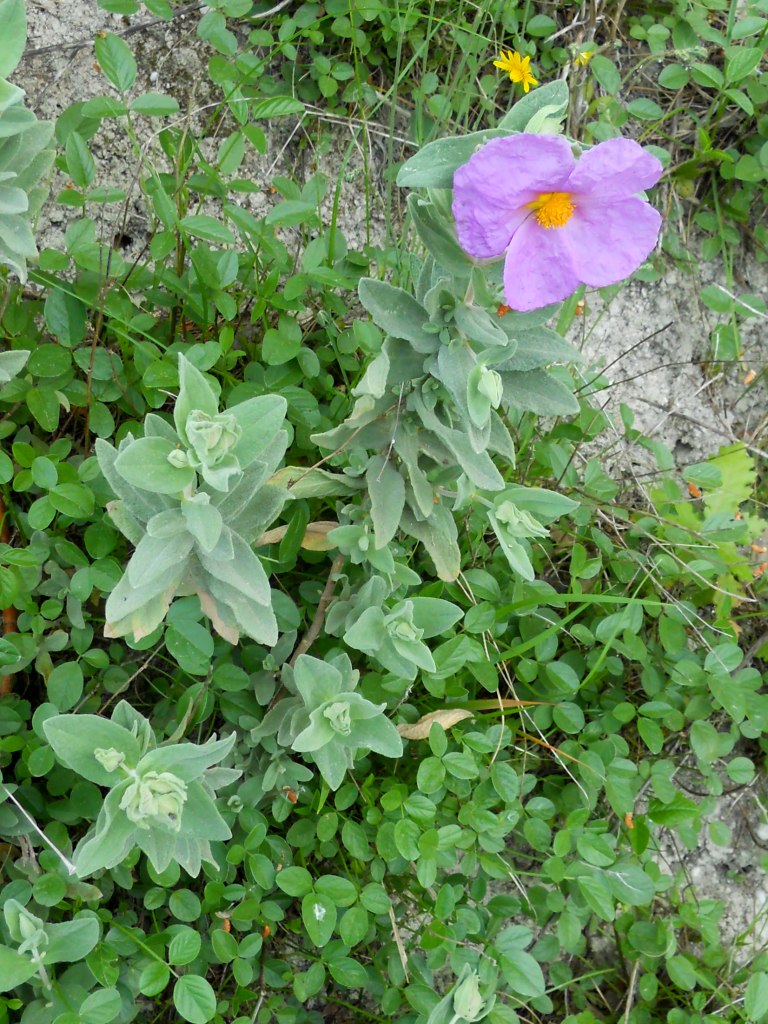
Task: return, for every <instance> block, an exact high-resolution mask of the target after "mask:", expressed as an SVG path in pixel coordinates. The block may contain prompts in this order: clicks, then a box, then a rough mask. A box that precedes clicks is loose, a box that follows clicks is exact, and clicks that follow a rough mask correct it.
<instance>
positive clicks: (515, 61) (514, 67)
mask: <svg viewBox="0 0 768 1024" xmlns="http://www.w3.org/2000/svg"><path fill="white" fill-rule="evenodd" d="M493 66H494V67H495V68H501V70H502V71H506V72H507V73H508V74H509V80H510V82H521V83H522V86H523V90H524V91H525V92H528V90H529V89H530V88H531V86H532V85H538V84H539V83H538V81H537V79H535V78H534V77H533V75H532V74H531V58H530V57H522V56H521V55H520V54H519V53H517V51H516V50H507V52H506V53H505V52H504V51H503V50H502V51H501V56H500V57H499V59H498V60H495V61H494V62H493Z"/></svg>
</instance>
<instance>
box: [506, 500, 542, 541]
mask: <svg viewBox="0 0 768 1024" xmlns="http://www.w3.org/2000/svg"><path fill="white" fill-rule="evenodd" d="M496 521H497V522H498V523H500V524H501V525H502V526H503V528H504V532H505V533H506V534H507V535H508V536H509V537H548V536H549V530H548V529H547V528H546V526H542V525H541V523H540V522H539V521H538V519H534V517H533V516H532V515H531V513H530V512H526V511H525V509H522V508H518V507H517V505H514V504H513V503H512V502H511V501H505V502H502V504H501V505H499V507H498V508H497V509H496Z"/></svg>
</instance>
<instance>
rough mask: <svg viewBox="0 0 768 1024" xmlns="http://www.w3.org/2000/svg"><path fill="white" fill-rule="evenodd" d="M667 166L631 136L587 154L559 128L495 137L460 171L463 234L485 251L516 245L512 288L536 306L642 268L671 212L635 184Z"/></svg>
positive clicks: (458, 209) (457, 207)
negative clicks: (664, 213) (662, 211)
mask: <svg viewBox="0 0 768 1024" xmlns="http://www.w3.org/2000/svg"><path fill="white" fill-rule="evenodd" d="M661 171H662V167H661V164H660V163H659V161H658V160H657V159H656V157H655V156H651V154H650V153H646V152H645V150H644V149H643V148H642V147H641V146H639V145H638V144H637V143H636V142H633V141H632V140H631V139H609V140H608V141H607V142H601V143H600V144H599V145H597V146H595V147H594V148H593V149H590V150H587V152H585V153H584V154H583V155H582V156H581V157H580V158H579V159H578V160H576V159H575V158H574V156H573V153H572V152H571V147H570V145H569V144H568V142H567V141H566V140H565V139H564V138H563V137H562V136H559V135H531V134H527V133H523V134H521V135H512V136H509V137H507V138H502V139H492V140H491V141H490V142H488V143H486V144H485V145H484V146H483V147H482V149H480V150H478V151H477V152H476V153H475V154H474V155H473V156H472V157H471V159H470V160H469V162H468V163H466V164H464V165H463V166H462V167H459V169H458V170H457V171H456V174H455V175H454V178H453V215H454V217H455V218H456V227H457V229H458V236H459V242H460V243H461V245H462V247H463V248H464V249H465V250H466V252H467V253H469V255H470V256H472V257H474V258H475V259H482V260H487V259H494V258H495V257H498V256H501V255H502V254H503V253H504V252H506V257H505V261H504V297H505V299H506V302H507V304H508V305H509V306H511V307H512V309H517V310H530V309H538V308H539V307H540V306H547V305H549V303H550V302H559V301H560V300H561V299H565V298H567V297H568V296H569V295H570V294H571V293H572V292H573V291H574V290H575V289H576V288H577V286H578V285H579V284H587V285H589V286H590V287H593V288H602V287H603V286H605V285H609V284H616V283H617V281H621V280H623V279H624V278H625V277H628V276H629V275H630V274H631V273H632V272H633V271H635V270H637V268H638V267H639V266H640V264H641V263H642V262H643V261H644V260H645V258H646V256H648V254H649V253H650V252H651V250H652V249H653V247H654V245H655V244H656V239H657V238H658V235H659V227H660V225H661V217H660V216H659V214H658V213H657V211H656V210H654V209H653V207H652V206H650V205H649V204H648V203H647V202H646V201H645V200H644V199H640V198H639V197H638V196H637V195H636V194H635V193H637V192H640V191H642V190H644V189H647V188H650V187H651V186H652V185H655V184H656V182H657V181H658V180H659V177H660V175H661Z"/></svg>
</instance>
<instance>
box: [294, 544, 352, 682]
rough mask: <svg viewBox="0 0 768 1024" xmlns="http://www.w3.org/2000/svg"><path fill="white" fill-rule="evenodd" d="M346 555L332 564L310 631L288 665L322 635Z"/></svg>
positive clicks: (297, 647)
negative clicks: (321, 631)
mask: <svg viewBox="0 0 768 1024" xmlns="http://www.w3.org/2000/svg"><path fill="white" fill-rule="evenodd" d="M345 558H346V555H342V554H338V555H336V557H335V558H334V560H333V562H332V563H331V571H330V572H329V573H328V579H327V580H326V581H325V586H324V587H323V592H322V594H321V595H320V600H319V602H318V605H317V608H316V609H315V615H314V618H313V619H312V621H311V622H310V624H309V629H308V630H307V632H306V633H305V634H304V636H303V637H302V638H301V640H300V641H299V643H298V644H297V646H296V650H295V651H294V652H293V654H292V655H291V660H290V661H289V662H288V664H289V665H290V666H291V667H293V666H294V665H295V664H296V662H297V660H298V659H299V657H300V656H301V655H302V654H306V653H307V651H308V650H309V648H310V647H311V646H312V644H313V643H314V642H315V640H317V638H318V636H319V635H320V630H321V629H322V628H323V623H324V622H325V615H326V612H327V611H328V605H329V604H330V603H331V601H332V599H333V592H334V590H335V589H336V583H337V582H338V578H339V573H340V572H341V570H342V568H343V567H344V561H345Z"/></svg>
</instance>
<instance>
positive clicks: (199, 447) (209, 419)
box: [185, 409, 243, 467]
mask: <svg viewBox="0 0 768 1024" xmlns="http://www.w3.org/2000/svg"><path fill="white" fill-rule="evenodd" d="M185 430H186V432H187V437H188V438H189V443H190V445H191V446H192V449H193V451H194V454H195V456H196V457H197V459H198V460H199V462H200V464H201V465H203V466H206V467H212V466H217V465H218V464H219V463H220V462H221V461H222V460H223V459H225V458H226V457H227V455H230V454H231V453H232V449H233V448H234V447H235V445H236V444H237V442H238V441H239V440H240V438H241V436H242V433H243V431H242V428H241V426H240V424H239V423H238V422H237V420H236V419H235V417H234V416H233V415H232V413H229V412H220V413H216V415H215V416H211V415H209V414H208V413H207V412H201V411H200V409H193V410H192V411H191V412H190V414H189V416H188V417H187V422H186V424H185ZM193 461H194V460H193Z"/></svg>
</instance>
